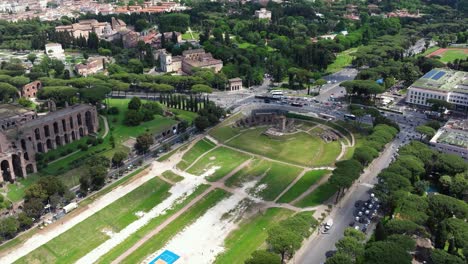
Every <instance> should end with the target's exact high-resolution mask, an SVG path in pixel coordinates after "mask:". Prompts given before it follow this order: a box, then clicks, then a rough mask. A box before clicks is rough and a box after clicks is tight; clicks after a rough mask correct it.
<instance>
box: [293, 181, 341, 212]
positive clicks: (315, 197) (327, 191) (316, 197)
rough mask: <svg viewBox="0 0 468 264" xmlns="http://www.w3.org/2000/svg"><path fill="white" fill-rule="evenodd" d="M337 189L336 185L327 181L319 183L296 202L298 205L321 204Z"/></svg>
mask: <svg viewBox="0 0 468 264" xmlns="http://www.w3.org/2000/svg"><path fill="white" fill-rule="evenodd" d="M336 191H337V189H336V187H334V186H332V185H331V184H329V183H324V184H322V185H320V186H319V187H318V188H317V189H315V191H313V192H312V193H310V194H309V195H307V196H306V197H304V198H303V199H302V200H300V201H298V202H297V203H296V206H299V207H309V206H316V205H319V204H322V203H323V202H325V201H326V200H328V199H330V197H332V196H333V194H335V193H336Z"/></svg>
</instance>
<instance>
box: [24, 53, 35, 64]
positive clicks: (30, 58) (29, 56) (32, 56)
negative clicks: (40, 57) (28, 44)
mask: <svg viewBox="0 0 468 264" xmlns="http://www.w3.org/2000/svg"><path fill="white" fill-rule="evenodd" d="M26 58H27V59H28V61H30V62H31V63H32V64H34V62H35V61H36V59H37V56H36V54H34V53H29V54H28V56H27V57H26Z"/></svg>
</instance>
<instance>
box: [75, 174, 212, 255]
mask: <svg viewBox="0 0 468 264" xmlns="http://www.w3.org/2000/svg"><path fill="white" fill-rule="evenodd" d="M185 176H186V177H185V178H184V180H182V181H180V182H178V183H176V184H175V185H173V186H172V188H171V189H170V190H169V192H170V193H171V195H170V196H169V197H168V198H167V199H165V200H164V201H162V202H161V203H160V204H158V205H157V206H155V207H154V208H152V209H151V210H150V211H149V212H147V213H143V215H142V216H141V217H140V219H138V220H136V221H134V222H132V223H131V224H129V225H128V226H126V227H125V228H124V229H122V230H121V231H120V232H118V233H115V234H113V236H112V239H109V240H107V241H106V242H104V243H102V244H101V245H99V246H98V247H97V248H95V249H94V250H93V251H91V252H89V253H88V254H87V255H85V256H84V257H82V258H81V259H79V260H78V261H77V262H76V263H83V264H88V263H93V262H95V261H97V260H98V259H99V258H100V257H101V256H103V255H104V254H106V253H107V252H109V251H110V250H111V249H112V248H114V247H115V246H117V245H118V244H120V243H122V242H123V241H124V240H125V239H127V238H128V237H130V236H131V235H132V234H133V233H135V232H136V231H137V230H139V229H140V228H142V227H143V226H145V225H146V224H148V223H149V222H150V221H151V220H152V219H153V218H156V217H158V216H160V215H163V214H165V213H166V211H167V210H168V209H171V208H172V207H173V206H174V205H176V204H177V203H180V202H182V201H183V200H184V199H185V198H186V197H187V196H188V195H190V194H191V193H193V191H194V190H195V189H196V187H197V186H199V185H200V184H202V183H203V182H204V178H203V177H198V176H194V175H191V174H188V173H187V175H185ZM137 213H139V212H137ZM137 213H136V214H137Z"/></svg>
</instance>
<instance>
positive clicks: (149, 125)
mask: <svg viewBox="0 0 468 264" xmlns="http://www.w3.org/2000/svg"><path fill="white" fill-rule="evenodd" d="M108 101H109V106H110V107H117V108H118V109H119V114H118V115H115V116H109V125H110V126H111V127H113V131H112V133H113V135H114V138H115V141H116V143H119V142H123V141H125V140H127V139H128V138H129V137H137V136H139V135H141V134H143V133H145V132H149V133H158V132H161V131H163V130H164V129H166V128H168V127H170V126H171V125H173V124H175V123H176V121H175V120H173V119H170V118H167V117H163V116H158V115H156V116H155V119H154V120H151V121H148V122H144V123H141V124H140V125H138V126H134V127H129V126H125V125H123V120H124V118H125V113H126V112H127V111H128V102H130V99H108ZM142 101H143V102H144V100H142ZM114 119H115V120H116V121H117V122H113V120H114Z"/></svg>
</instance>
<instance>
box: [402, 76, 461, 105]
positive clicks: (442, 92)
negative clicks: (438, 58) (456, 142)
mask: <svg viewBox="0 0 468 264" xmlns="http://www.w3.org/2000/svg"><path fill="white" fill-rule="evenodd" d="M429 99H437V100H443V101H446V102H449V103H451V104H453V105H454V106H455V110H460V111H464V110H466V109H468V72H463V71H454V70H449V69H433V70H431V71H430V72H428V73H426V74H425V75H424V76H423V77H421V78H420V79H418V80H417V81H416V82H414V83H413V84H412V85H411V86H410V87H409V88H408V93H407V95H406V103H408V104H413V105H418V106H425V107H430V106H431V104H430V103H429V102H428V100H429Z"/></svg>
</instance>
